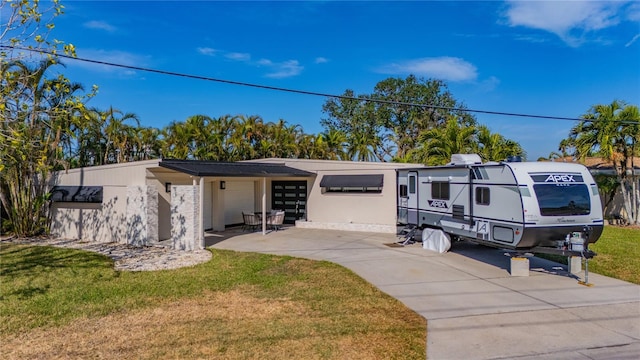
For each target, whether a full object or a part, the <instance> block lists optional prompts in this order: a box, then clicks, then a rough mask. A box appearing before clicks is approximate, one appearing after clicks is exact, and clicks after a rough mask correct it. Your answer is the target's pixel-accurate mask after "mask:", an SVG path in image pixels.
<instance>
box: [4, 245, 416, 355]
mask: <svg viewBox="0 0 640 360" xmlns="http://www.w3.org/2000/svg"><path fill="white" fill-rule="evenodd" d="M0 316H1V321H0V336H2V338H3V345H2V346H1V347H0V357H2V358H69V357H70V358H88V357H92V358H94V357H105V358H149V359H150V358H166V357H170V358H222V359H240V358H241V359H254V358H260V359H282V358H309V359H342V358H358V359H382V358H385V359H424V357H425V354H426V349H425V342H426V341H425V339H426V320H425V319H424V318H422V317H420V316H419V315H417V314H416V313H415V312H413V311H411V310H409V309H408V308H407V307H405V306H404V305H403V304H401V303H400V302H399V301H397V300H395V299H393V298H391V297H390V296H388V295H386V294H384V293H382V292H380V291H379V290H377V289H376V288H375V287H373V286H372V285H371V284H369V283H367V282H366V281H364V280H363V279H361V278H360V277H358V276H356V275H355V274H353V273H352V272H351V271H349V270H347V269H345V268H343V267H340V266H338V265H335V264H332V263H329V262H318V261H311V260H304V259H297V258H292V257H280V256H270V255H263V254H252V253H236V252H231V251H222V250H213V259H212V260H211V261H210V262H208V263H205V264H200V265H198V266H194V267H189V268H183V269H177V270H170V271H156V272H119V271H115V270H113V262H112V261H111V259H109V258H107V257H104V256H102V255H99V254H95V253H90V252H85V251H79V250H72V249H62V248H54V247H46V246H24V245H13V244H2V245H1V246H0Z"/></svg>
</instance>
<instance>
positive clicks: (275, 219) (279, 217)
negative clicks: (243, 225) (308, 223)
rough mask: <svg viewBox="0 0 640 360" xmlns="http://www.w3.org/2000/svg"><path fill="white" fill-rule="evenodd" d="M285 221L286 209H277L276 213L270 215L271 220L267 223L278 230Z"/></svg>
mask: <svg viewBox="0 0 640 360" xmlns="http://www.w3.org/2000/svg"><path fill="white" fill-rule="evenodd" d="M283 223H284V211H276V212H275V214H273V215H271V216H269V222H267V225H269V226H270V227H271V229H273V230H275V231H278V230H280V229H281V228H282V224H283Z"/></svg>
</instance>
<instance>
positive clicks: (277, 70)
mask: <svg viewBox="0 0 640 360" xmlns="http://www.w3.org/2000/svg"><path fill="white" fill-rule="evenodd" d="M197 50H198V53H200V54H202V55H207V56H216V55H218V54H220V55H221V56H223V57H224V58H226V59H228V60H232V61H239V62H242V63H245V64H246V65H249V66H253V67H257V68H265V69H266V71H267V73H266V74H265V75H264V76H266V77H269V78H274V79H282V78H287V77H292V76H296V75H299V74H300V73H301V72H302V70H303V69H304V66H302V65H300V63H299V62H298V60H288V61H283V62H274V61H272V60H269V59H265V58H262V59H260V60H257V61H256V60H253V61H252V60H251V54H249V53H243V52H229V51H223V50H217V49H213V48H209V47H199V48H197Z"/></svg>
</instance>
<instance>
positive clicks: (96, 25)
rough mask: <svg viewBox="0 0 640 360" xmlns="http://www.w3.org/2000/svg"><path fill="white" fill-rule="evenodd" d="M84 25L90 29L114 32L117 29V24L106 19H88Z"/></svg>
mask: <svg viewBox="0 0 640 360" xmlns="http://www.w3.org/2000/svg"><path fill="white" fill-rule="evenodd" d="M83 25H84V27H86V28H88V29H96V30H104V31H107V32H114V31H116V30H117V29H116V27H115V26H113V25H111V24H109V23H107V22H105V21H98V20H92V21H87V22H86V23H84V24H83Z"/></svg>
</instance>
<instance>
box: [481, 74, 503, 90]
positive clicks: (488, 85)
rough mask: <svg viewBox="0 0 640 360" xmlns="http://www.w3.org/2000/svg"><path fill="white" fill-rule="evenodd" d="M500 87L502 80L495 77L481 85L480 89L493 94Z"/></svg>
mask: <svg viewBox="0 0 640 360" xmlns="http://www.w3.org/2000/svg"><path fill="white" fill-rule="evenodd" d="M498 85H500V79H498V78H497V77H495V76H489V78H487V79H486V80H484V81H482V82H481V83H480V88H481V89H482V90H483V91H485V92H491V91H493V90H495V89H496V88H497V87H498Z"/></svg>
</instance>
